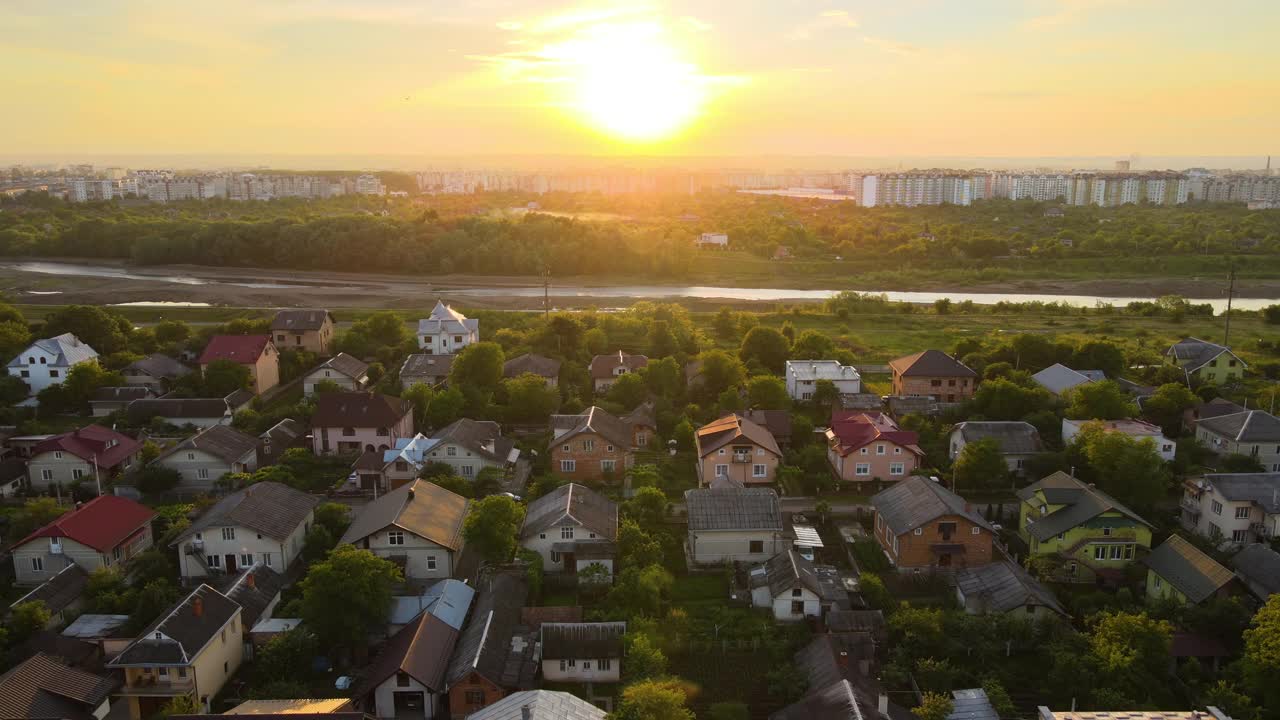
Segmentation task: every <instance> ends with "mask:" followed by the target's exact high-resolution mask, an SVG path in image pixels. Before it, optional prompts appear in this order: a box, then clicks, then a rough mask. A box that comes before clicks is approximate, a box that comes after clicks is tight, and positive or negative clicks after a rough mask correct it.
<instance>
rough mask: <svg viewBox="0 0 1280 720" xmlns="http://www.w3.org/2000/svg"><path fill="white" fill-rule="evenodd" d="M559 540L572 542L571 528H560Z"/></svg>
mask: <svg viewBox="0 0 1280 720" xmlns="http://www.w3.org/2000/svg"><path fill="white" fill-rule="evenodd" d="M560 539H561V540H572V539H573V528H571V527H562V528H560Z"/></svg>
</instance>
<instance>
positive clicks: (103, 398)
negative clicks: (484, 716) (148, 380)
mask: <svg viewBox="0 0 1280 720" xmlns="http://www.w3.org/2000/svg"><path fill="white" fill-rule="evenodd" d="M150 394H151V390H150V389H149V388H145V387H139V386H137V385H124V386H120V387H100V388H98V389H97V390H94V391H93V397H92V398H90V399H89V402H91V403H95V402H132V401H134V400H141V399H143V398H145V397H147V396H148V395H150Z"/></svg>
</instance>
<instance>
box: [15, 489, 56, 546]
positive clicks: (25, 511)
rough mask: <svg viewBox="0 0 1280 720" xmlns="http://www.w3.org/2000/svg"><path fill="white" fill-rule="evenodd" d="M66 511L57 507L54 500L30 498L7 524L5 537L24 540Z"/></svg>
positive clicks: (49, 498)
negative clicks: (7, 530)
mask: <svg viewBox="0 0 1280 720" xmlns="http://www.w3.org/2000/svg"><path fill="white" fill-rule="evenodd" d="M66 511H67V508H65V507H62V506H61V505H59V504H58V501H57V500H56V499H54V498H51V497H38V498H31V499H30V500H28V501H26V502H25V503H24V504H23V505H22V510H21V511H20V512H19V513H18V514H17V516H15V517H14V518H13V520H12V522H10V523H9V532H8V533H7V535H9V536H10V537H13V538H24V537H26V536H28V535H30V534H31V533H32V532H34V531H36V530H37V529H39V528H42V527H44V526H45V525H48V524H49V523H51V522H53V520H54V518H56V517H58V516H59V515H61V514H62V513H64V512H66Z"/></svg>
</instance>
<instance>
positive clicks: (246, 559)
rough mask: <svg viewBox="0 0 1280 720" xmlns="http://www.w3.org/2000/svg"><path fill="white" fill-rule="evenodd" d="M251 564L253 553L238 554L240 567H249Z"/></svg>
mask: <svg viewBox="0 0 1280 720" xmlns="http://www.w3.org/2000/svg"><path fill="white" fill-rule="evenodd" d="M252 564H253V553H241V554H240V566H241V567H249V566H250V565H252Z"/></svg>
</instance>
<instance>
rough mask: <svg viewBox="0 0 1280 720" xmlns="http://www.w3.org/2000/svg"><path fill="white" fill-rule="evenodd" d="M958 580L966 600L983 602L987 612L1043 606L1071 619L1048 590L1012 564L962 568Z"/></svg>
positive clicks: (958, 585)
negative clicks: (972, 599) (973, 599)
mask: <svg viewBox="0 0 1280 720" xmlns="http://www.w3.org/2000/svg"><path fill="white" fill-rule="evenodd" d="M955 581H956V586H957V587H958V588H959V589H960V592H961V593H963V594H964V596H965V599H966V600H967V599H970V598H976V599H978V600H980V601H981V602H982V603H983V604H984V607H985V609H986V611H987V612H1009V611H1011V610H1017V609H1019V608H1023V607H1026V606H1028V605H1039V606H1043V607H1047V608H1049V609H1051V610H1053V611H1054V612H1056V613H1058V614H1059V615H1062V616H1064V617H1067V611H1066V610H1065V609H1064V608H1063V607H1062V604H1061V603H1059V602H1058V599H1057V598H1055V597H1054V596H1053V593H1052V592H1050V591H1049V589H1048V588H1046V587H1045V586H1044V585H1042V584H1040V582H1039V581H1038V580H1036V579H1035V578H1033V577H1031V575H1030V574H1029V573H1027V571H1026V570H1023V569H1022V568H1021V567H1020V566H1018V565H1016V564H1014V563H1011V562H995V563H991V564H989V565H982V566H979V567H972V568H960V569H958V570H956V574H955Z"/></svg>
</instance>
